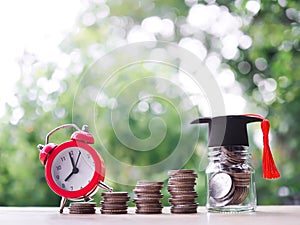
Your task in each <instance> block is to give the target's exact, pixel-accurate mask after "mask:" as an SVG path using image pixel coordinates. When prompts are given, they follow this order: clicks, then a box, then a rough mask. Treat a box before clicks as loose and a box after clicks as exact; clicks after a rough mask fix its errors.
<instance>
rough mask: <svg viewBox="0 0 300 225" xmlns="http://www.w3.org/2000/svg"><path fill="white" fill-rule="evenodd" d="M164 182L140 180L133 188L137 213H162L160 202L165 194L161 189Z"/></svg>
mask: <svg viewBox="0 0 300 225" xmlns="http://www.w3.org/2000/svg"><path fill="white" fill-rule="evenodd" d="M163 185H164V182H145V181H139V182H138V183H137V185H136V186H135V189H134V190H133V191H134V193H135V195H136V198H135V199H134V203H135V204H136V211H135V212H136V213H137V214H160V213H162V208H163V206H162V204H161V202H160V200H161V198H162V197H163V195H162V194H161V192H160V191H161V189H162V187H163Z"/></svg>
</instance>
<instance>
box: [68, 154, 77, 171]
mask: <svg viewBox="0 0 300 225" xmlns="http://www.w3.org/2000/svg"><path fill="white" fill-rule="evenodd" d="M69 156H70V159H71V163H72V167H73V168H75V167H76V166H75V163H74V159H73V157H72V155H71V152H69Z"/></svg>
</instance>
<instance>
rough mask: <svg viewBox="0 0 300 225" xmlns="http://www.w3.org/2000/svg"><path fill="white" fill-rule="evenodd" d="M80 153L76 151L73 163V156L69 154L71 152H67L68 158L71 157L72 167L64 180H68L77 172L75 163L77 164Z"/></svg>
mask: <svg viewBox="0 0 300 225" xmlns="http://www.w3.org/2000/svg"><path fill="white" fill-rule="evenodd" d="M80 155H81V152H79V153H78V156H77V159H76V163H75V164H74V160H73V157H72V156H71V153H70V152H69V156H70V159H71V163H72V166H73V169H72V172H71V173H70V174H69V175H68V176H67V177H66V179H65V181H68V180H69V179H70V178H71V177H72V175H73V174H77V173H78V172H79V169H78V168H77V164H78V161H79V157H80Z"/></svg>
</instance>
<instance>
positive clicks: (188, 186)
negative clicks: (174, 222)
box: [168, 170, 198, 213]
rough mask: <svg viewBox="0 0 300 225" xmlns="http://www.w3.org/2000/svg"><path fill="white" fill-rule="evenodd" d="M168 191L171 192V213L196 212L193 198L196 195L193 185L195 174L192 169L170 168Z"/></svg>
mask: <svg viewBox="0 0 300 225" xmlns="http://www.w3.org/2000/svg"><path fill="white" fill-rule="evenodd" d="M168 175H169V176H170V178H169V181H168V191H169V193H170V194H171V198H170V199H169V202H170V203H171V204H172V207H171V213H197V206H198V204H197V203H196V201H195V199H196V198H197V197H198V195H197V193H196V191H195V189H194V186H195V184H196V178H197V174H196V173H195V171H194V170H170V171H169V172H168Z"/></svg>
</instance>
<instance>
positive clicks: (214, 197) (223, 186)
mask: <svg viewBox="0 0 300 225" xmlns="http://www.w3.org/2000/svg"><path fill="white" fill-rule="evenodd" d="M250 180H251V174H250V173H249V172H248V173H247V172H245V171H244V172H241V171H240V172H227V171H223V172H217V173H214V174H213V175H212V176H211V177H210V179H209V196H210V198H209V201H210V204H211V205H212V206H216V207H221V206H226V205H239V204H241V203H243V202H244V201H245V199H246V198H247V196H248V194H249V185H250Z"/></svg>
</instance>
